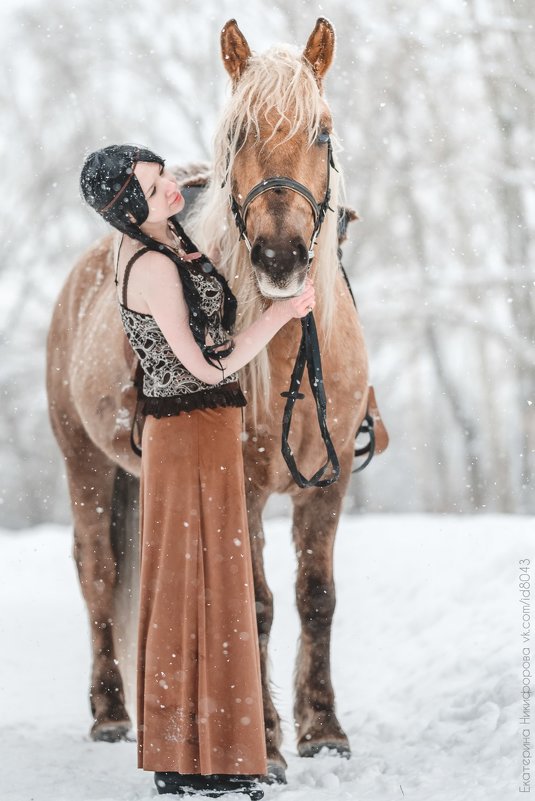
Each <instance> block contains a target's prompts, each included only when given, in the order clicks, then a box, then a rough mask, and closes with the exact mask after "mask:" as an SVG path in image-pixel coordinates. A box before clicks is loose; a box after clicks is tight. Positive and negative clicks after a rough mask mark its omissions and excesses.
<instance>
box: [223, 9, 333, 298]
mask: <svg viewBox="0 0 535 801" xmlns="http://www.w3.org/2000/svg"><path fill="white" fill-rule="evenodd" d="M221 48H222V55H223V63H224V64H225V68H226V69H227V72H228V73H229V74H230V76H231V79H232V83H233V94H232V99H231V102H230V103H229V106H228V109H227V112H226V114H225V118H224V125H223V128H222V136H221V137H220V144H219V148H220V160H219V161H220V163H222V164H224V165H225V170H226V172H225V175H224V176H223V181H224V182H226V183H227V189H228V191H229V194H230V195H231V198H232V202H233V212H234V215H235V219H236V223H237V224H238V227H239V228H240V229H241V232H242V233H243V235H244V238H245V241H246V243H247V245H248V247H249V248H250V258H251V263H252V266H253V269H254V272H255V275H256V278H257V282H258V286H259V288H260V291H261V293H262V294H263V295H264V296H266V297H272V298H275V297H279V298H280V297H289V296H291V295H295V294H297V293H298V292H299V291H300V290H301V288H302V286H303V283H304V280H305V276H306V272H307V267H308V264H309V251H310V250H311V248H313V245H314V240H315V237H316V236H317V233H318V229H319V227H320V226H321V222H322V220H323V216H324V215H325V213H326V211H327V206H328V202H329V197H328V194H327V190H328V186H329V172H330V169H329V161H330V158H331V149H330V138H329V137H330V133H331V130H332V119H331V115H330V112H329V108H328V106H327V104H326V102H325V100H324V98H323V96H322V83H323V77H324V75H325V73H326V72H327V70H328V68H329V66H330V64H331V62H332V58H333V52H334V30H333V28H332V26H331V24H330V23H329V22H328V21H327V20H325V19H318V21H317V23H316V26H315V28H314V30H313V32H312V34H311V35H310V38H309V40H308V43H307V45H306V47H305V49H304V51H303V53H302V54H299V53H297V54H296V53H295V52H292V51H291V50H290V49H289V48H278V49H273V50H271V51H268V53H266V54H263V55H261V56H255V55H253V54H252V53H251V51H250V49H249V45H248V44H247V41H246V39H245V37H244V36H243V34H242V33H241V31H240V30H239V28H238V26H237V24H236V22H235V21H234V20H231V21H230V22H228V23H227V25H226V26H225V28H224V29H223V32H222V35H221ZM223 151H226V152H223Z"/></svg>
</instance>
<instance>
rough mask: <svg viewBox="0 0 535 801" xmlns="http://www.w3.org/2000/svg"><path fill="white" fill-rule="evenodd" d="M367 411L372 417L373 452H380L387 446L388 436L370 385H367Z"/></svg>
mask: <svg viewBox="0 0 535 801" xmlns="http://www.w3.org/2000/svg"><path fill="white" fill-rule="evenodd" d="M368 413H369V414H371V416H372V417H373V430H374V433H375V453H376V454H378V453H382V452H383V451H386V449H387V448H388V442H389V436H388V431H387V430H386V428H385V424H384V423H383V419H382V417H381V413H380V411H379V409H378V407H377V401H376V399H375V390H374V388H373V387H372V386H370V387H368Z"/></svg>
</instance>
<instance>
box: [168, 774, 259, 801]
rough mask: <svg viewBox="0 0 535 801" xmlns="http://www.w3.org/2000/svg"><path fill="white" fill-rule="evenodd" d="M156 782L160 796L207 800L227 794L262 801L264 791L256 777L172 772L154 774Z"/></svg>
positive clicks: (252, 800)
mask: <svg viewBox="0 0 535 801" xmlns="http://www.w3.org/2000/svg"><path fill="white" fill-rule="evenodd" d="M154 782H155V784H156V788H157V790H158V793H159V794H160V795H162V794H164V793H173V794H174V795H180V796H186V795H197V794H198V795H199V796H203V797H207V798H220V797H221V796H224V795H225V794H226V793H240V795H247V796H249V798H250V799H251V801H261V799H262V798H263V797H264V791H263V790H262V789H261V787H260V785H259V784H258V781H257V779H256V777H253V776H233V775H226V774H217V773H212V774H209V775H205V774H201V773H174V772H172V771H167V772H159V773H155V774H154Z"/></svg>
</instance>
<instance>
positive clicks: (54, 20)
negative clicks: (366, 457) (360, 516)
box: [0, 0, 535, 525]
mask: <svg viewBox="0 0 535 801" xmlns="http://www.w3.org/2000/svg"><path fill="white" fill-rule="evenodd" d="M3 13H4V17H5V20H4V22H5V24H4V25H3V27H2V33H1V34H0V36H2V37H3V42H2V44H3V50H4V54H5V55H4V58H5V63H6V68H5V70H4V74H3V81H2V82H1V84H0V97H1V100H2V105H3V109H4V115H3V123H4V125H3V137H2V141H1V142H0V146H1V147H2V153H3V155H4V159H3V164H4V179H5V180H4V192H3V195H2V201H1V202H2V204H3V209H2V211H3V213H2V215H1V216H0V230H1V241H2V246H3V258H2V261H1V263H0V281H1V286H2V291H1V293H0V308H1V309H2V318H1V320H2V323H1V329H2V360H1V369H0V387H1V390H2V396H3V400H4V410H5V413H4V415H3V416H2V418H1V420H0V432H1V433H0V435H1V437H2V442H3V443H4V448H3V451H2V456H1V460H2V461H1V473H2V482H1V487H0V492H1V495H0V501H3V507H2V509H3V515H2V522H3V523H4V524H9V525H26V524H29V523H35V522H38V521H40V520H42V519H57V518H58V516H60V517H61V518H62V519H66V517H67V515H68V508H67V505H66V500H65V492H64V487H63V478H62V469H61V463H60V460H59V455H58V453H57V451H56V448H55V444H54V442H53V440H52V437H51V434H50V432H49V429H48V421H47V416H46V401H45V395H44V388H43V386H44V385H43V380H44V379H43V377H44V342H45V337H46V329H47V325H48V320H49V317H50V314H51V310H52V306H53V303H54V300H55V297H56V296H57V293H58V291H59V288H60V286H61V283H62V282H63V280H64V278H65V276H66V274H67V272H68V270H69V269H70V267H71V266H72V265H73V264H74V262H75V260H76V258H77V257H78V256H79V255H80V254H81V253H82V252H83V249H84V247H85V246H86V245H87V244H88V243H89V242H90V241H91V240H92V239H93V238H95V237H96V236H98V235H99V234H100V233H101V232H103V230H104V227H103V226H102V225H101V224H99V221H98V220H97V219H96V217H95V215H91V214H90V213H88V212H87V210H86V209H84V208H83V206H82V204H81V202H80V200H79V197H78V186H77V180H78V173H79V168H80V165H81V162H82V160H83V157H84V154H85V153H86V152H88V151H89V150H92V149H94V148H96V147H100V146H102V145H103V144H106V143H111V142H113V141H137V142H142V143H146V144H148V145H149V146H151V147H153V148H154V149H155V150H159V151H160V152H162V153H164V154H165V155H167V156H168V158H169V161H170V162H177V163H178V162H185V161H191V160H196V159H199V158H208V157H209V153H210V140H211V135H212V131H213V128H214V123H215V120H216V118H217V114H218V111H219V109H220V107H221V105H222V102H223V100H224V97H225V93H226V92H228V91H229V89H228V86H227V80H226V74H225V73H224V70H223V68H222V65H221V64H220V61H219V51H218V41H219V30H220V28H221V26H222V25H223V23H224V22H225V21H226V20H227V19H228V18H230V17H232V16H234V15H235V14H236V10H235V6H234V4H232V3H231V2H229V1H228V0H223V1H222V2H217V3H216V2H215V0H208V1H207V2H205V3H203V4H194V3H192V2H183V3H181V4H179V5H178V4H176V3H174V2H171V0H159V2H158V3H156V4H141V3H140V2H139V0H133V1H132V2H124V1H123V2H111V0H95V1H94V2H92V3H91V4H88V3H81V2H72V1H71V2H66V0H51V2H49V3H47V5H46V6H45V5H44V3H41V2H37V3H31V4H26V5H25V6H24V5H23V7H22V8H21V9H20V10H17V11H14V12H11V13H10V14H9V15H8V12H6V11H4V12H3ZM321 13H324V14H325V15H326V16H327V17H328V18H329V19H331V20H332V22H333V23H334V25H335V27H336V30H337V34H338V39H337V55H336V61H335V64H334V67H333V69H332V72H331V73H330V75H329V77H328V79H327V84H326V91H327V96H328V99H329V101H330V104H331V107H332V110H333V116H334V119H335V124H336V128H337V132H338V136H339V137H340V139H341V140H342V144H343V151H342V152H341V153H340V154H339V155H338V161H339V162H340V164H341V166H342V167H343V170H344V172H345V182H346V195H347V200H348V203H349V204H350V205H352V206H355V207H356V208H357V209H358V211H359V214H360V216H361V218H362V221H361V222H359V223H355V224H353V226H352V230H351V229H350V236H351V242H350V243H349V244H348V245H346V247H345V258H344V261H345V264H346V267H347V269H348V271H349V273H350V275H351V278H352V282H353V287H354V290H355V294H356V296H357V301H358V304H359V310H360V313H361V316H362V318H363V322H364V324H365V328H366V332H367V338H368V344H369V349H370V361H371V366H372V377H373V380H374V383H375V385H376V389H377V394H378V398H379V402H380V406H381V409H382V412H383V415H384V417H385V420H386V423H387V425H388V427H389V429H390V433H391V446H390V449H389V451H388V452H387V453H386V454H385V455H384V456H381V457H380V458H378V459H377V460H376V461H375V462H374V463H372V466H370V467H369V468H368V469H367V470H366V471H365V473H364V474H362V475H361V476H359V477H358V478H356V479H355V481H354V482H353V485H352V487H353V493H354V497H355V499H356V502H357V504H358V506H360V507H361V508H365V509H368V510H388V511H396V510H400V511H409V510H412V511H421V510H428V511H432V510H433V511H471V510H487V511H490V510H492V511H518V512H528V511H530V512H533V511H534V510H535V499H534V495H533V491H532V480H533V479H532V476H533V468H534V458H535V457H534V447H535V420H534V411H533V401H534V391H533V388H534V378H535V376H534V369H535V368H534V347H533V345H534V336H535V331H534V325H535V322H534V303H533V286H534V280H535V271H534V269H533V266H532V259H533V243H532V231H533V226H534V216H535V211H534V209H535V196H534V180H533V179H534V161H533V156H534V153H533V128H534V126H533V115H534V96H533V95H534V89H535V75H534V71H535V70H534V68H535V64H534V59H535V55H534V54H535V48H534V46H533V45H534V38H533V24H534V21H535V10H534V8H533V5H532V4H531V3H530V2H529V1H528V0H516V2H515V0H510V1H509V2H506V1H505V0H467V2H463V1H462V0H457V1H456V2H449V1H448V2H445V0H441V1H440V2H437V3H434V4H432V5H431V6H430V5H429V4H424V3H423V2H422V0H403V2H402V3H390V2H386V0H378V2H377V3H374V4H373V5H372V6H370V4H367V5H366V6H362V7H359V6H358V5H357V6H354V7H353V6H350V5H349V4H347V3H346V2H342V0H327V1H326V3H324V4H323V6H322V11H321ZM313 14H314V9H311V8H309V7H308V5H306V4H291V3H290V2H289V0H287V2H282V3H281V2H279V3H275V4H267V3H265V2H263V0H262V1H260V0H252V2H251V3H250V4H249V5H248V6H247V7H244V9H243V11H242V10H240V12H239V15H238V23H239V24H240V26H241V28H242V30H243V31H244V33H245V35H246V36H247V37H248V39H249V42H250V44H251V46H252V47H253V49H256V50H262V49H264V48H265V47H267V46H269V45H270V44H275V43H277V42H281V41H291V42H294V43H298V44H300V45H304V43H305V42H306V39H307V37H308V35H309V33H310V31H311V30H312V27H313V24H314V21H315V16H313ZM260 20H261V24H259V21H260ZM93 217H95V219H93ZM349 506H350V504H349Z"/></svg>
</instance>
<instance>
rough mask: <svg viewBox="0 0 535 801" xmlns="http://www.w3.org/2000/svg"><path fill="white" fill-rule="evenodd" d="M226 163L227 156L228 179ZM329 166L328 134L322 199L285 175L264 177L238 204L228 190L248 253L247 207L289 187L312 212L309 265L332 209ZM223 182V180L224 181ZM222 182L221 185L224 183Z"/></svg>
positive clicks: (231, 206) (333, 164)
mask: <svg viewBox="0 0 535 801" xmlns="http://www.w3.org/2000/svg"><path fill="white" fill-rule="evenodd" d="M228 163H229V158H227V171H226V172H227V178H226V180H228V178H229V176H228ZM331 168H332V169H333V170H336V166H335V163H334V158H333V148H332V144H331V137H330V136H329V137H328V139H327V180H326V186H325V194H324V196H323V200H322V201H321V202H320V203H318V202H317V200H316V198H315V197H314V195H313V194H312V192H311V191H310V189H308V188H307V187H306V186H305V185H304V184H301V183H299V181H295V180H294V179H293V178H288V177H286V176H274V177H273V178H264V179H263V180H262V181H259V182H258V183H257V184H255V186H253V188H252V189H251V190H250V191H249V193H248V194H247V196H246V198H245V200H244V201H243V203H242V204H241V205H240V203H238V201H237V200H236V198H235V197H234V195H233V193H232V189H231V191H230V196H229V200H230V210H231V212H232V216H233V217H234V222H235V223H236V226H237V228H238V231H239V232H240V239H243V241H244V242H245V244H246V246H247V250H248V251H249V253H250V252H251V249H252V245H251V242H250V239H249V237H248V236H247V213H248V211H249V207H250V206H251V203H253V201H255V200H256V198H257V197H260V195H263V194H264V193H265V192H269V191H271V190H272V189H290V190H291V191H292V192H296V193H297V194H298V195H301V197H304V198H305V200H306V201H308V203H309V205H310V208H311V209H312V214H313V217H314V230H313V231H312V236H311V238H310V244H309V246H308V266H310V262H311V261H312V259H313V258H314V247H315V245H316V239H317V238H318V235H319V232H320V230H321V226H322V224H323V220H324V219H325V215H326V214H327V210H330V211H333V209H331V207H330V206H329V201H330V199H331V187H330V172H331ZM336 171H337V172H338V170H336ZM224 183H225V182H224ZM224 183H223V185H224Z"/></svg>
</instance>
